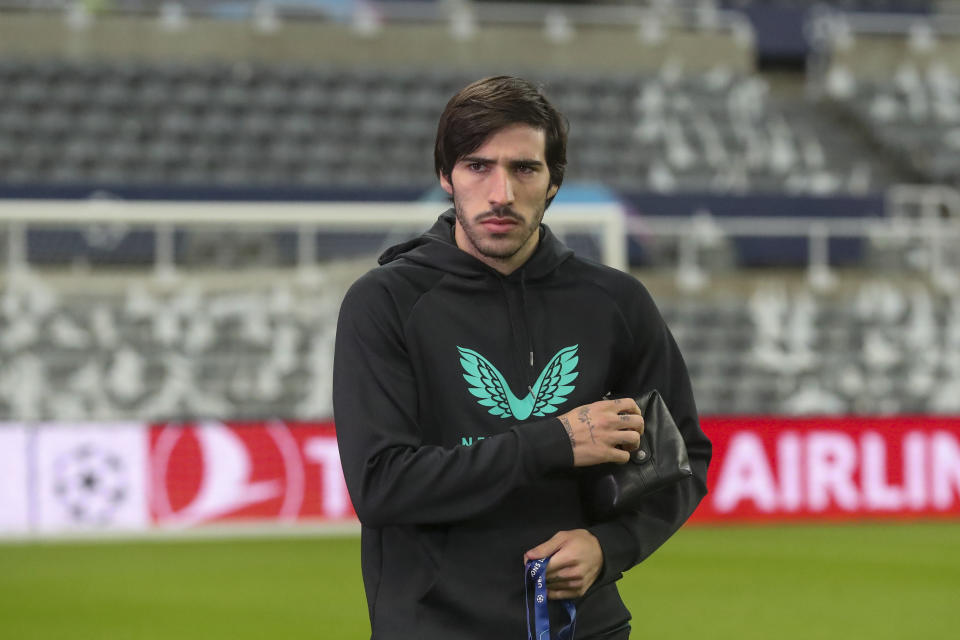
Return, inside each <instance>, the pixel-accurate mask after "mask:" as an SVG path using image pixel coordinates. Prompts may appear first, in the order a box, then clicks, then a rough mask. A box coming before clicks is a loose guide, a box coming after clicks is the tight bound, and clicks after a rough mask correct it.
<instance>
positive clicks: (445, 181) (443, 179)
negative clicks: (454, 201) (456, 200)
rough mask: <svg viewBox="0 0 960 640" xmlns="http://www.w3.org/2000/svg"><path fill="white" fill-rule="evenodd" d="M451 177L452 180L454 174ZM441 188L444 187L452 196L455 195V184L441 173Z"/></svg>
mask: <svg viewBox="0 0 960 640" xmlns="http://www.w3.org/2000/svg"><path fill="white" fill-rule="evenodd" d="M450 177H451V178H452V177H453V174H451V176H450ZM440 186H441V187H443V190H444V191H446V192H447V193H449V194H450V195H453V183H452V182H450V180H449V179H448V178H447V176H445V175H443V172H441V173H440Z"/></svg>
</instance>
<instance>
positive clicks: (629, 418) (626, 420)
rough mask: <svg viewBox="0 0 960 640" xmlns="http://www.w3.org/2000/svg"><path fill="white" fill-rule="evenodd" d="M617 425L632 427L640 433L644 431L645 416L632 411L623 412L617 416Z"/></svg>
mask: <svg viewBox="0 0 960 640" xmlns="http://www.w3.org/2000/svg"><path fill="white" fill-rule="evenodd" d="M617 421H618V423H617V427H618V428H620V429H632V430H633V431H637V432H639V433H643V426H644V422H643V416H638V415H635V414H632V413H621V414H620V415H618V416H617Z"/></svg>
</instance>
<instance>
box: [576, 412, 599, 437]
mask: <svg viewBox="0 0 960 640" xmlns="http://www.w3.org/2000/svg"><path fill="white" fill-rule="evenodd" d="M578 417H579V418H580V422H582V423H583V424H585V425H587V428H588V429H590V442H592V443H594V444H596V443H597V439H596V438H595V437H594V436H593V422H591V421H590V409H588V408H587V407H582V408H581V409H580V411H579V414H578Z"/></svg>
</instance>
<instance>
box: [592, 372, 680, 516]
mask: <svg viewBox="0 0 960 640" xmlns="http://www.w3.org/2000/svg"><path fill="white" fill-rule="evenodd" d="M636 401H637V405H638V406H639V407H640V413H641V415H642V416H643V425H644V427H643V436H642V437H641V438H640V448H639V449H637V450H636V451H634V452H633V453H631V454H630V461H629V462H626V463H624V464H605V465H599V466H597V467H594V468H592V469H591V470H589V471H588V472H587V474H586V478H585V482H584V485H583V487H582V499H583V503H584V504H583V506H584V510H585V511H586V512H587V514H588V516H589V517H590V518H592V519H593V520H595V521H602V520H609V519H611V518H614V517H616V516H618V515H621V514H623V513H627V512H630V511H635V510H637V508H638V507H639V506H640V505H641V504H642V503H643V501H644V499H645V498H646V497H647V496H649V495H650V494H652V493H655V492H657V491H659V490H660V489H663V488H664V487H667V486H670V485H672V484H674V483H675V482H679V481H680V480H682V479H684V478H688V477H690V476H692V475H693V471H692V470H691V469H690V461H689V459H688V458H687V446H686V444H685V443H684V441H683V436H681V435H680V429H679V428H677V423H676V422H674V420H673V416H672V415H670V410H669V409H668V408H667V405H666V403H665V402H664V401H663V398H661V397H660V393H659V392H658V391H657V390H656V389H654V390H653V391H649V392H647V393H645V394H644V395H642V396H640V397H639V398H636Z"/></svg>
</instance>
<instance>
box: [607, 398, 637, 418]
mask: <svg viewBox="0 0 960 640" xmlns="http://www.w3.org/2000/svg"><path fill="white" fill-rule="evenodd" d="M610 402H612V403H613V406H614V407H615V408H616V410H617V413H630V414H636V415H640V406H639V405H637V401H636V400H634V399H633V398H617V399H616V400H611V401H610Z"/></svg>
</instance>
